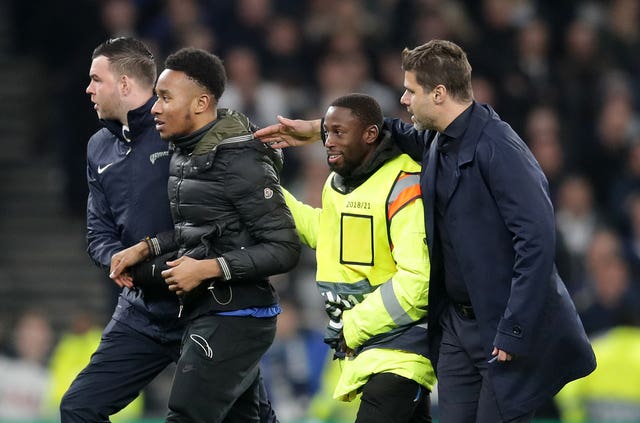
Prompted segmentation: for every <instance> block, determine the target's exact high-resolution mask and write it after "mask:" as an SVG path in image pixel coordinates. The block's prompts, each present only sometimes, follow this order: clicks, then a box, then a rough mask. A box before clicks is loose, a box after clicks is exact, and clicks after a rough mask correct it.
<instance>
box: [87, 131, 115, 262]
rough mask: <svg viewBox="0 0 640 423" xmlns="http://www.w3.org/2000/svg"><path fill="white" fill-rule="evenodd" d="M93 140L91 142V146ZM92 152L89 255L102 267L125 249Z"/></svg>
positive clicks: (89, 165) (88, 154)
mask: <svg viewBox="0 0 640 423" xmlns="http://www.w3.org/2000/svg"><path fill="white" fill-rule="evenodd" d="M90 145H91V141H90V142H89V146H90ZM89 148H90V147H89ZM95 172H96V170H95V168H94V165H93V163H92V161H91V153H90V151H89V150H88V151H87V184H88V186H89V197H88V199H87V252H88V253H89V257H91V259H92V260H93V261H94V262H95V263H96V264H97V265H99V266H101V267H105V266H106V267H109V266H110V265H111V256H112V255H114V254H115V253H117V252H118V251H120V250H123V249H124V245H123V244H122V242H121V241H120V231H119V230H118V227H117V225H116V223H115V219H114V217H113V215H112V214H111V208H110V207H109V202H108V201H107V198H106V196H105V194H104V190H103V189H102V185H101V184H100V182H99V181H98V180H97V178H96V175H95Z"/></svg>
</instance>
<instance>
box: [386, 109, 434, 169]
mask: <svg viewBox="0 0 640 423" xmlns="http://www.w3.org/2000/svg"><path fill="white" fill-rule="evenodd" d="M382 128H383V129H386V130H388V131H390V132H391V136H392V138H393V139H394V141H395V143H396V144H397V145H398V147H400V150H402V152H403V153H406V154H408V155H409V156H411V158H412V159H413V160H415V161H417V162H418V163H420V162H422V156H423V153H424V149H425V146H426V140H427V138H428V136H429V131H418V130H417V129H416V128H414V127H413V124H410V123H406V122H404V121H402V120H401V119H391V118H385V119H384V124H383V125H382Z"/></svg>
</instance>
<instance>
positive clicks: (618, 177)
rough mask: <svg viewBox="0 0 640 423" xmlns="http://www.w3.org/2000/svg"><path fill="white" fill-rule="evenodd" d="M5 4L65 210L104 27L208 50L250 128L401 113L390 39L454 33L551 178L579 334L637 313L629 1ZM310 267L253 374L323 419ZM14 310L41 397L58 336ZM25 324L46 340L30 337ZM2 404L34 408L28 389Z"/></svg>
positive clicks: (80, 189) (636, 134) (18, 353)
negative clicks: (37, 82) (335, 109)
mask: <svg viewBox="0 0 640 423" xmlns="http://www.w3.org/2000/svg"><path fill="white" fill-rule="evenodd" d="M11 10H12V19H13V22H16V23H18V24H16V25H14V37H13V38H14V43H13V49H14V54H15V55H19V56H29V57H33V58H36V59H37V60H38V61H40V64H41V65H42V67H43V69H45V74H44V75H45V77H46V81H45V82H44V85H45V86H46V87H47V93H46V94H45V95H43V98H42V101H43V102H44V103H45V104H44V107H43V108H42V110H41V111H40V113H42V115H41V116H39V117H38V122H39V123H41V125H42V129H41V132H42V136H41V137H40V139H41V140H42V141H41V143H42V144H41V145H40V146H39V148H41V149H42V150H43V151H49V152H51V153H52V154H55V155H56V156H57V157H59V158H60V165H61V167H62V168H63V169H64V170H65V175H66V195H67V204H68V207H69V213H70V214H72V215H77V216H81V215H82V214H83V213H84V206H85V201H86V180H85V176H84V175H85V167H84V166H85V146H86V142H87V140H88V139H89V137H90V135H91V134H92V133H93V132H94V131H95V130H96V129H97V128H98V122H97V119H96V116H95V113H94V111H93V109H92V108H91V104H90V101H89V98H88V96H87V95H86V93H85V88H86V85H87V84H88V82H89V78H88V69H89V64H90V57H91V52H92V50H93V48H94V47H95V46H97V45H98V44H99V43H100V42H102V41H104V40H105V39H106V38H109V37H115V36H121V35H131V36H136V37H139V38H141V39H143V40H144V41H145V42H146V43H148V45H149V46H151V47H152V49H153V50H154V53H155V55H156V58H157V61H158V65H159V67H161V65H162V63H163V61H164V58H165V57H166V56H167V55H168V54H169V53H171V52H172V51H174V50H176V49H177V48H180V47H183V46H195V47H200V48H204V49H207V50H209V51H211V52H214V53H216V54H217V55H219V56H220V57H221V58H222V59H223V61H224V63H225V65H226V68H227V72H228V77H229V83H228V87H227V90H226V92H225V94H224V95H223V97H222V101H221V107H229V108H233V109H237V110H239V111H241V112H243V113H245V114H247V115H248V116H249V117H250V118H251V120H252V121H253V122H254V123H256V124H257V125H260V126H263V125H268V124H271V123H274V122H275V118H276V115H278V114H281V115H284V116H287V117H293V118H318V117H320V116H321V115H322V114H323V113H324V110H325V109H326V106H327V105H328V103H329V102H331V101H332V100H333V99H335V98H336V97H338V96H340V95H343V94H346V93H350V92H363V93H367V94H370V95H372V96H374V97H375V98H376V99H377V100H378V101H379V102H380V104H381V106H382V108H383V111H384V113H385V115H386V116H393V117H402V118H405V119H408V115H407V112H406V110H404V109H403V108H402V107H401V105H400V102H399V99H400V96H401V94H402V92H403V90H404V89H403V73H402V70H401V66H400V63H401V51H402V49H403V48H404V47H409V48H412V47H414V46H416V45H419V44H422V43H424V42H426V41H428V40H430V39H434V38H441V39H449V40H452V41H455V42H456V43H458V44H459V45H460V46H462V47H463V48H464V49H465V50H466V51H467V53H468V56H469V61H470V63H471V65H472V66H473V75H474V77H473V88H474V93H475V99H476V100H477V101H479V102H485V103H489V104H490V105H492V106H493V107H494V109H495V110H496V111H497V112H498V114H499V115H500V116H501V118H503V119H504V120H505V121H506V122H508V123H510V124H511V126H512V127H513V128H514V129H515V130H516V131H517V132H518V133H519V134H521V136H522V138H523V139H524V141H525V142H526V143H527V144H528V146H529V148H530V149H531V150H532V152H533V153H534V155H535V157H536V158H537V160H538V161H539V163H540V165H541V167H542V169H543V170H544V172H545V174H546V176H547V178H548V181H549V185H550V190H551V194H552V201H553V203H554V206H555V210H556V216H557V229H558V231H557V265H558V270H559V272H560V274H561V276H562V277H563V279H564V281H565V283H566V285H567V288H568V289H569V292H570V293H571V295H572V297H573V299H574V301H575V304H576V307H577V309H578V312H579V314H580V316H581V318H582V320H583V323H584V326H585V329H586V331H587V333H588V334H589V335H590V336H591V337H593V338H596V337H597V336H599V335H601V334H603V333H605V332H606V331H607V330H609V329H612V328H614V327H618V326H624V325H627V326H628V325H631V326H639V325H640V120H639V117H640V114H639V112H640V1H638V0H610V1H605V0H601V1H578V0H563V1H552V0H548V1H542V0H540V1H534V0H482V1H478V0H449V1H446V0H368V1H365V0H308V1H299V0H100V1H98V0H63V1H56V2H47V1H31V2H19V1H14V2H13V3H12V8H11ZM68 16H75V18H73V19H70V18H68ZM79 17H82V19H80V18H79ZM316 147H317V148H304V149H289V150H287V151H285V167H284V169H283V174H282V183H283V185H284V186H285V187H287V188H288V189H290V190H291V191H293V192H294V193H296V195H297V197H298V198H300V199H302V200H304V201H306V202H307V203H310V204H314V205H318V204H319V194H320V189H321V186H322V183H323V182H324V179H325V176H326V175H327V173H328V168H327V165H326V160H325V155H324V152H323V150H322V148H321V146H320V145H319V146H316ZM469 213H473V210H469ZM87 260H88V258H87ZM314 273H315V262H314V257H313V253H312V252H310V251H306V252H305V254H304V255H303V259H302V260H301V263H300V265H299V266H298V268H297V269H296V270H295V271H294V272H292V273H290V274H287V275H279V276H278V277H276V278H275V285H276V287H277V289H278V290H279V293H280V295H281V297H282V299H283V300H282V302H283V309H284V310H285V313H284V314H283V315H282V316H281V317H280V321H279V326H278V335H277V338H276V341H275V343H274V345H273V347H272V348H271V350H270V351H269V353H267V356H266V357H265V362H264V373H265V380H266V381H267V384H268V388H269V391H270V395H271V396H272V399H273V401H274V407H275V409H276V411H277V412H278V413H279V415H281V419H282V420H283V421H293V420H296V419H301V418H304V417H309V415H308V410H310V409H311V410H314V409H317V410H321V411H317V412H316V414H315V417H316V418H317V419H318V420H322V419H326V418H328V417H330V416H328V415H322V414H323V413H325V414H326V413H327V411H326V410H327V409H331V407H329V406H328V405H327V404H328V402H327V400H324V401H325V402H324V403H323V406H317V405H316V406H314V401H317V399H318V398H322V396H323V395H327V392H330V389H329V388H326V389H328V391H327V392H324V389H325V387H324V386H323V383H329V384H330V382H326V381H324V382H323V378H322V375H323V371H324V374H328V373H329V370H330V368H329V369H328V368H326V367H324V366H323V365H324V364H325V362H326V360H325V357H326V355H327V348H326V347H325V346H324V345H323V343H322V335H321V329H322V327H323V326H324V315H323V310H322V306H321V303H322V302H321V299H320V296H319V294H318V293H317V290H316V288H315V285H314V280H315V278H314ZM100 317H101V316H100ZM24 319H25V320H26V323H24V321H23V320H22V319H21V320H20V322H23V323H20V324H17V325H16V326H15V327H14V328H12V329H13V332H15V333H16V336H15V337H11V336H6V337H5V339H4V344H3V345H2V346H3V347H4V348H3V350H2V353H3V354H4V356H2V357H0V372H2V373H3V374H4V371H3V370H1V369H3V368H5V367H6V368H10V369H13V370H14V371H15V370H16V368H15V367H16V366H15V365H9V364H6V363H5V362H6V361H7V360H16V358H20V359H21V362H22V363H26V364H25V369H24V371H25V372H26V373H25V374H27V373H28V374H29V377H30V378H31V379H26V376H25V377H24V378H25V379H24V380H33V382H29V383H28V384H27V385H26V386H28V387H30V388H33V391H34V392H36V393H35V394H34V395H35V396H39V394H41V393H42V392H41V391H42V390H44V389H45V388H44V386H45V385H46V383H47V382H46V379H47V378H51V377H55V376H56V375H55V373H54V372H53V370H52V369H53V365H54V363H55V361H54V360H53V359H54V358H55V354H54V352H55V350H56V349H59V348H60V345H59V344H57V341H59V340H57V339H54V338H55V337H54V336H53V335H52V334H51V332H50V329H48V328H47V325H46V319H44V318H43V317H42V316H40V315H38V313H37V312H31V311H29V312H27V313H26V315H25V318H24ZM80 321H82V319H81V320H80ZM24 325H30V326H29V327H31V328H34V329H33V330H34V331H38V332H37V333H40V334H41V335H39V336H38V337H37V338H38V339H39V343H40V344H43V343H44V344H46V345H33V344H36V342H33V344H29V339H28V338H29V336H26V338H27V339H25V336H23V333H24V331H25V329H24ZM89 330H90V329H89V328H88V327H85V328H74V329H70V331H69V334H73V333H87V332H88V331H89ZM95 336H98V335H96V334H94V338H93V339H94V340H95ZM31 337H32V338H33V336H31ZM14 340H15V342H14ZM54 341H56V342H54ZM639 342H640V341H639ZM25 344H27V345H32V347H31V348H27V349H29V350H30V351H31V352H30V353H26V352H24V350H25V348H23V345H25ZM91 345H93V344H91ZM87 350H88V351H90V350H91V348H87ZM639 360H640V358H639ZM628 377H634V375H628ZM635 377H638V378H639V379H638V380H636V381H635V383H636V384H638V385H640V375H639V376H635ZM1 380H6V378H4V377H2V378H0V418H10V417H13V416H12V415H2V413H3V410H8V409H9V408H6V407H5V406H4V405H3V403H2V401H5V400H6V396H7V395H6V394H4V393H3V389H5V388H4V387H3V384H2V382H1ZM3 395H4V397H3ZM314 397H315V399H314ZM14 401H23V402H24V403H25V404H27V403H28V404H29V406H28V407H26V409H31V410H35V409H37V407H34V406H33V403H32V402H29V401H36V400H35V399H33V398H28V397H25V398H19V399H17V400H16V399H15V398H14ZM329 402H330V400H329ZM638 404H640V396H639V398H638ZM551 408H552V407H551ZM340 412H342V411H340V410H336V413H340ZM344 412H345V413H346V415H349V412H350V411H349V410H347V411H344ZM548 413H549V416H550V417H555V416H554V412H553V411H549V412H548ZM43 415H46V414H43ZM141 415H144V412H142V414H141ZM39 416H41V415H40V414H38V415H35V414H34V415H33V416H32V417H39Z"/></svg>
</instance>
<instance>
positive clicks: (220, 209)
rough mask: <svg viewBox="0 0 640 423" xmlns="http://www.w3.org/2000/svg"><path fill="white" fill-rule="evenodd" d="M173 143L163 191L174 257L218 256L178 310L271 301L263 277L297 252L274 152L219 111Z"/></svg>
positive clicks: (235, 116) (233, 115)
mask: <svg viewBox="0 0 640 423" xmlns="http://www.w3.org/2000/svg"><path fill="white" fill-rule="evenodd" d="M174 143H175V146H176V151H175V152H174V154H173V157H172V158H171V163H170V165H169V185H168V190H169V203H170V208H171V213H172V216H173V221H174V224H175V233H174V239H175V241H176V243H177V244H178V247H179V250H178V256H182V255H188V256H189V257H193V258H196V259H203V258H218V260H219V262H220V265H221V268H222V270H223V272H224V277H223V278H219V279H216V280H211V281H206V283H203V284H201V285H200V287H199V288H198V289H196V290H194V291H192V292H191V293H189V294H188V295H186V296H185V298H184V304H185V312H186V313H188V314H189V315H190V317H195V316H197V315H200V314H203V313H207V312H211V311H228V310H237V309H242V308H247V307H262V306H269V305H273V304H275V303H276V302H277V300H278V299H277V294H276V292H275V290H274V289H273V287H272V286H271V285H270V284H269V282H268V276H270V275H274V274H278V273H283V272H286V271H288V270H290V269H291V268H293V267H294V266H295V265H296V263H297V261H298V257H299V255H300V242H299V239H298V235H297V233H296V230H295V224H294V221H293V218H292V216H291V213H290V211H289V209H288V208H287V206H286V204H285V200H284V197H283V195H282V192H281V190H280V185H279V178H278V174H277V170H278V169H279V168H280V166H281V164H282V161H281V156H280V155H279V154H278V153H277V152H276V151H274V150H272V149H271V148H268V147H266V146H265V145H264V144H262V143H261V142H259V141H257V140H255V139H253V135H252V131H251V126H250V124H249V122H248V119H247V118H246V117H245V116H243V115H241V114H239V113H237V112H232V111H226V110H219V111H218V120H217V121H216V122H215V123H214V124H213V126H211V127H210V128H207V129H206V130H205V131H204V132H203V133H202V134H198V135H197V136H195V137H193V136H190V137H188V138H187V139H183V140H176V141H174Z"/></svg>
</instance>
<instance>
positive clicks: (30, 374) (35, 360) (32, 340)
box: [0, 310, 55, 421]
mask: <svg viewBox="0 0 640 423" xmlns="http://www.w3.org/2000/svg"><path fill="white" fill-rule="evenodd" d="M12 341H13V342H12V344H11V345H10V349H11V355H2V356H0V375H2V376H1V377H0V419H7V420H13V421H15V420H36V419H45V418H51V417H53V415H54V413H55V409H53V408H50V407H48V394H49V386H50V375H49V370H48V369H47V361H48V358H49V353H50V350H51V346H52V343H53V333H52V329H51V326H50V325H49V322H48V320H47V319H46V316H44V315H43V314H42V313H40V312H37V311H35V310H29V311H26V312H24V313H23V314H22V315H21V316H20V317H19V318H18V320H17V322H16V324H15V326H14V328H13V338H12Z"/></svg>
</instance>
